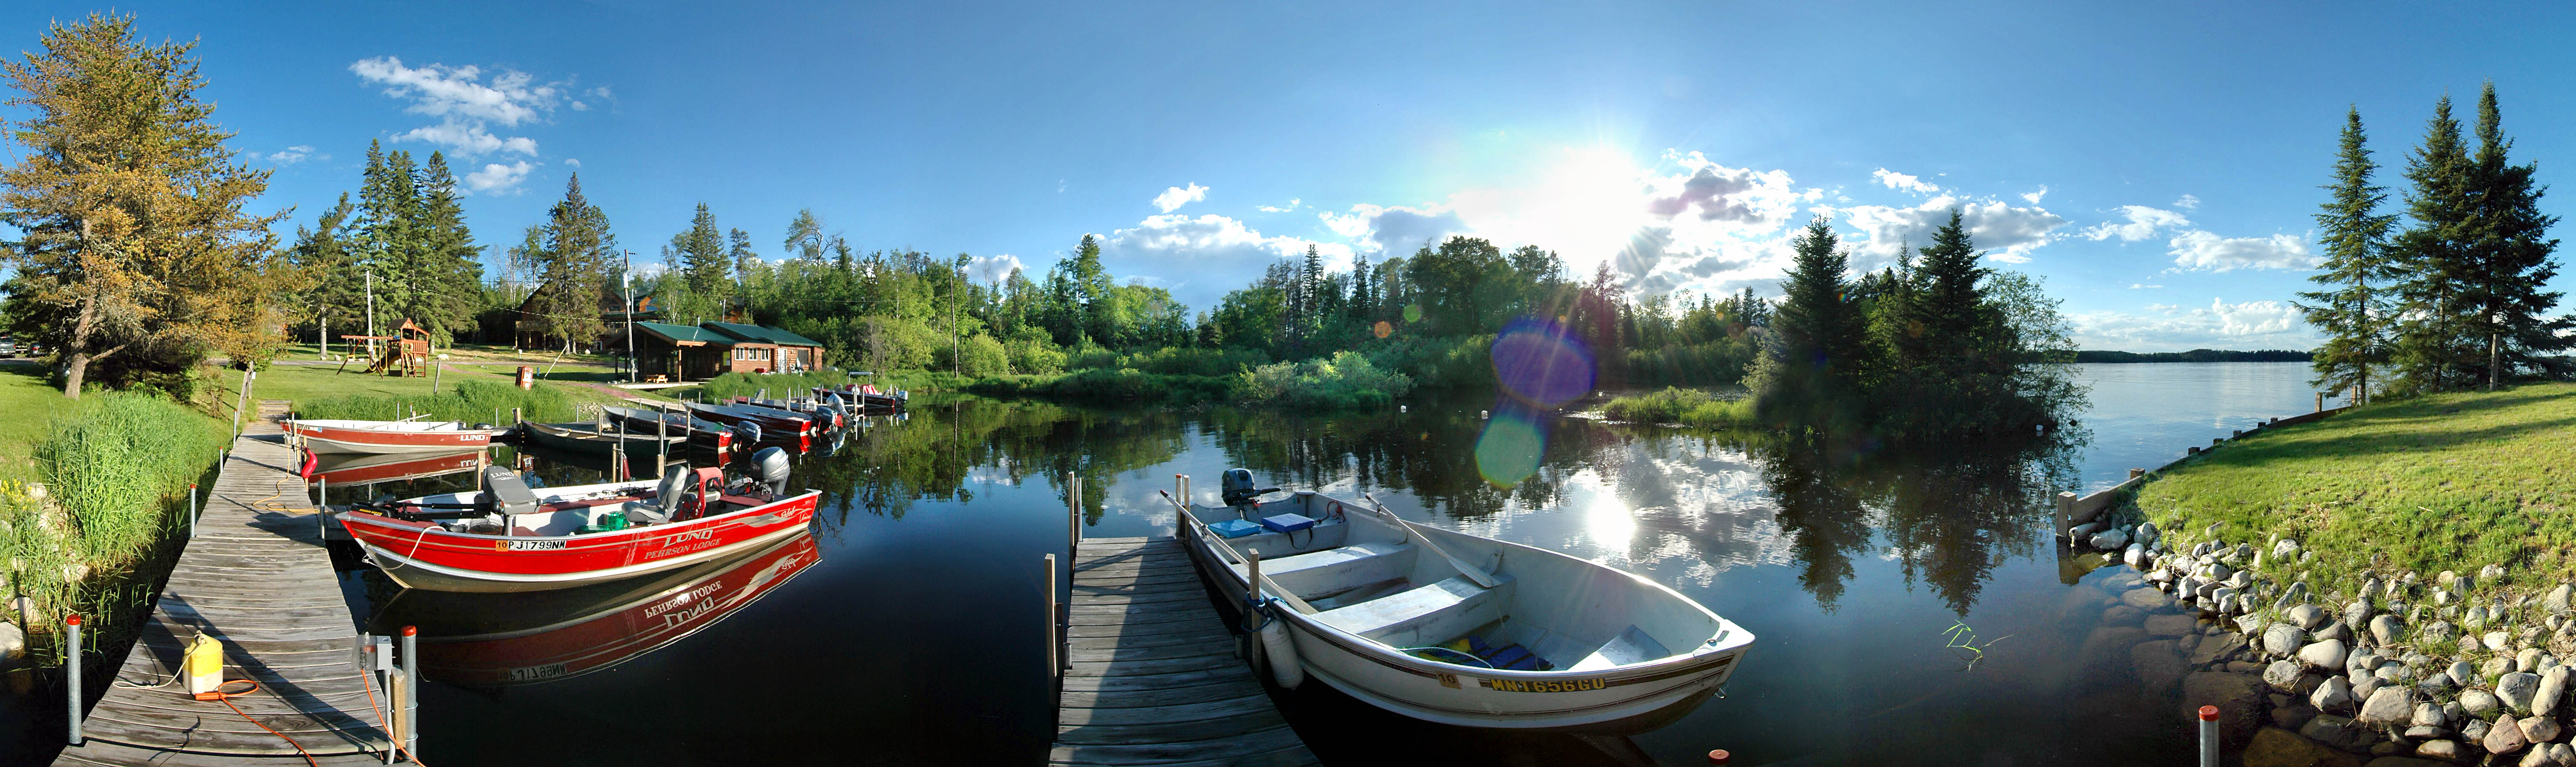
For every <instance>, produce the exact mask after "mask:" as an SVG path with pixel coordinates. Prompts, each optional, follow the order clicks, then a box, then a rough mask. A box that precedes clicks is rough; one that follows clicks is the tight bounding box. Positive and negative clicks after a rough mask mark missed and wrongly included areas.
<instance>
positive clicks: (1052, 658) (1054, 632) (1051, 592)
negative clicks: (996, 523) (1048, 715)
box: [1046, 554, 1064, 712]
mask: <svg viewBox="0 0 2576 767" xmlns="http://www.w3.org/2000/svg"><path fill="white" fill-rule="evenodd" d="M1057 612H1058V610H1057V608H1056V603H1055V555H1054V554H1048V555H1046V627H1047V684H1048V686H1050V687H1052V686H1054V685H1056V684H1059V683H1061V682H1063V681H1064V668H1063V666H1062V662H1061V661H1059V660H1058V653H1059V652H1061V650H1060V648H1061V646H1062V645H1061V643H1060V642H1059V641H1057V638H1058V637H1060V636H1062V635H1063V630H1062V629H1060V628H1058V627H1057V626H1056V622H1055V614H1056V613H1057ZM1056 710H1057V711H1059V712H1061V711H1062V710H1063V708H1062V707H1060V706H1059V707H1057V709H1056Z"/></svg>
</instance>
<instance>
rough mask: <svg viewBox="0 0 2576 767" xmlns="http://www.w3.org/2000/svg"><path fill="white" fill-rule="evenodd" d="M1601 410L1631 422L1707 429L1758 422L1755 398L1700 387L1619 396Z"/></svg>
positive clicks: (1741, 425)
mask: <svg viewBox="0 0 2576 767" xmlns="http://www.w3.org/2000/svg"><path fill="white" fill-rule="evenodd" d="M1601 412H1602V414H1604V415H1607V416H1609V417H1611V418H1612V419H1615V420H1620V421H1629V422H1632V423H1678V424H1683V425H1686V426H1702V427H1708V428H1730V427H1746V426H1753V425H1755V421H1754V419H1753V401H1752V400H1749V399H1741V398H1738V399H1728V398H1724V397H1720V396H1718V395H1716V394H1711V393H1709V392H1705V391H1701V390H1698V389H1683V388H1679V387H1668V388H1666V389H1664V390H1663V391H1659V392H1655V393H1653V394H1641V395H1636V396H1629V397H1619V398H1617V399H1613V400H1611V401H1610V404H1608V405H1604V406H1602V408H1601Z"/></svg>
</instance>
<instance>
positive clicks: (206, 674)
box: [179, 634, 224, 700]
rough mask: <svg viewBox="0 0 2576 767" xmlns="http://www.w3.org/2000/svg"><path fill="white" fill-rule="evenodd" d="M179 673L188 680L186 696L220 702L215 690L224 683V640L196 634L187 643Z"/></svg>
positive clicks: (220, 696)
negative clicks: (192, 639) (193, 639)
mask: <svg viewBox="0 0 2576 767" xmlns="http://www.w3.org/2000/svg"><path fill="white" fill-rule="evenodd" d="M179 665H180V673H181V674H183V675H185V676H187V678H188V695H189V697H193V698H196V699H198V700H222V699H223V697H224V696H223V693H219V692H216V691H215V688H217V687H221V686H223V683H224V640H221V639H216V638H214V637H210V636H206V635H204V634H198V635H197V638H196V640H195V641H192V642H189V643H188V651H187V652H186V653H184V654H182V656H181V661H180V663H179Z"/></svg>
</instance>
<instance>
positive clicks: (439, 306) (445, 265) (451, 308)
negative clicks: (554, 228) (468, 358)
mask: <svg viewBox="0 0 2576 767" xmlns="http://www.w3.org/2000/svg"><path fill="white" fill-rule="evenodd" d="M418 188H419V190H420V194H419V204H418V206H417V207H416V208H415V211H416V214H417V215H418V216H419V219H418V223H417V225H416V226H415V227H414V229H415V233H416V236H417V237H418V239H419V243H420V259H419V261H418V264H417V267H416V268H418V269H420V270H421V276H422V279H423V280H424V282H426V283H427V284H426V285H424V286H423V290H422V296H421V297H420V303H419V306H420V311H419V312H418V314H419V315H420V319H421V320H422V321H423V322H424V323H426V324H427V325H428V327H429V331H430V333H431V334H433V335H435V336H437V337H438V338H439V339H440V340H441V341H445V340H449V339H451V338H453V337H454V336H455V334H456V333H457V332H458V331H461V330H464V329H466V328H469V327H472V326H473V323H474V311H475V305H476V303H477V302H478V299H479V298H480V297H481V294H482V287H483V246H481V245H476V244H474V232H473V230H471V229H469V228H467V227H466V225H465V208H464V206H462V205H460V204H458V202H457V194H456V176H455V174H453V173H451V172H449V171H448V169H447V157H446V155H444V154H441V153H439V152H430V153H429V162H428V163H426V164H424V165H422V166H421V169H420V181H419V185H418Z"/></svg>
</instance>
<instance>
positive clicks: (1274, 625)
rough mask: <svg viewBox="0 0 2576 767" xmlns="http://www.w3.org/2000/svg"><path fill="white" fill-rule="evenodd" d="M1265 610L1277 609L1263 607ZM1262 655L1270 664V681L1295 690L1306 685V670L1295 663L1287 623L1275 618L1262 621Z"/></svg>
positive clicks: (1295, 650)
mask: <svg viewBox="0 0 2576 767" xmlns="http://www.w3.org/2000/svg"><path fill="white" fill-rule="evenodd" d="M1263 609H1265V610H1275V609H1278V608H1277V607H1276V606H1275V605H1264V606H1263ZM1261 650H1262V655H1263V656H1265V659H1267V660H1268V661H1269V662H1270V679H1271V680H1272V681H1275V682H1278V683H1279V686H1280V687H1285V688H1287V689H1291V690H1294V689H1297V685H1300V684H1305V683H1306V669H1305V667H1304V666H1301V665H1298V663H1297V644H1296V643H1295V642H1294V641H1292V640H1290V639H1289V638H1288V623H1287V622H1286V621H1282V620H1279V619H1277V618H1271V619H1270V620H1267V621H1264V622H1263V625H1262V627H1261Z"/></svg>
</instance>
